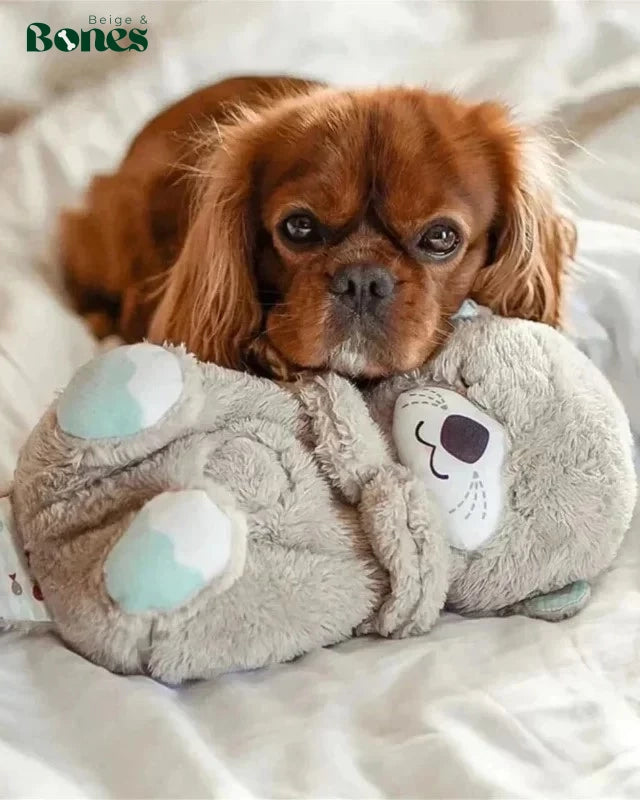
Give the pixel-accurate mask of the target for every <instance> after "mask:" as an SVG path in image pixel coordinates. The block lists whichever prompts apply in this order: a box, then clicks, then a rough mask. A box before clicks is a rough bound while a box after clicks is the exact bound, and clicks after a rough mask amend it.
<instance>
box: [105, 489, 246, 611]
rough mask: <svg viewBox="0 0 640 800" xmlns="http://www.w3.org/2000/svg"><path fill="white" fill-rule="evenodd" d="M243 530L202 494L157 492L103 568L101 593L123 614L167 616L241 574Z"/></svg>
mask: <svg viewBox="0 0 640 800" xmlns="http://www.w3.org/2000/svg"><path fill="white" fill-rule="evenodd" d="M245 546H246V525H245V520H244V517H243V516H242V514H240V513H239V512H238V511H235V510H231V509H225V510H222V508H221V507H220V506H219V505H218V504H217V503H215V502H214V501H213V500H212V499H211V497H210V496H209V494H208V493H207V492H206V491H205V490H204V489H188V490H183V491H176V492H163V493H162V494H159V495H157V496H156V497H154V498H153V499H152V500H149V502H147V503H146V504H145V505H144V506H143V508H142V509H141V510H140V511H139V512H138V514H136V515H135V517H134V518H133V520H132V521H131V523H130V524H129V527H128V528H127V529H126V530H125V532H124V534H123V535H122V537H121V538H120V539H119V540H118V541H117V543H116V544H115V546H114V547H113V549H112V550H111V552H110V553H109V555H108V556H107V558H106V560H105V564H104V578H105V588H106V590H107V593H108V594H109V596H110V597H111V599H112V600H113V601H114V602H115V603H117V604H118V605H119V606H120V608H121V609H122V610H123V611H124V612H126V613H128V614H138V613H143V612H166V611H173V610H175V609H177V608H179V607H181V606H184V605H185V604H186V603H188V602H189V601H191V600H193V599H194V598H195V597H196V595H198V594H199V593H200V592H201V591H202V589H204V588H205V587H211V588H212V589H213V590H214V592H215V593H219V592H222V591H224V590H225V589H228V588H229V586H230V585H231V584H232V583H233V581H234V580H235V579H236V578H237V577H238V575H239V574H240V573H241V572H242V569H243V566H244V556H245Z"/></svg>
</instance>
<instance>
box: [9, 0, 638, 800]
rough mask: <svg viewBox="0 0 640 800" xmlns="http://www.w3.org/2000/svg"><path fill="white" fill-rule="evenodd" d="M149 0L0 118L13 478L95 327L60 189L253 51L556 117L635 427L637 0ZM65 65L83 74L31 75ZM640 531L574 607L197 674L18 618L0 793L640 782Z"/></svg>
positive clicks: (242, 792) (605, 790)
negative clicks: (109, 44) (168, 672)
mask: <svg viewBox="0 0 640 800" xmlns="http://www.w3.org/2000/svg"><path fill="white" fill-rule="evenodd" d="M21 5H22V6H29V4H21ZM82 5H84V4H51V3H49V4H35V6H37V7H38V9H37V11H36V10H34V6H33V4H32V5H31V7H30V8H26V9H25V10H24V11H22V12H20V13H19V12H18V11H16V8H15V7H11V6H8V7H6V6H5V7H2V8H0V22H2V24H3V36H4V37H5V38H7V40H8V41H14V40H15V37H20V38H22V37H23V35H24V20H25V19H27V18H28V19H27V21H33V20H34V19H39V18H41V19H46V18H47V15H49V14H51V19H53V18H54V16H55V19H56V20H58V19H62V20H63V22H61V24H69V25H73V24H74V22H75V20H76V19H77V23H76V24H77V26H78V27H80V26H81V25H82V24H83V22H84V16H85V9H80V7H81V6H82ZM133 5H134V6H135V7H136V9H139V8H141V7H143V6H144V7H145V8H146V9H147V11H149V17H150V42H151V43H150V47H149V50H148V51H147V53H145V54H144V57H143V58H138V59H131V58H127V59H126V61H125V60H123V61H122V64H123V65H122V66H120V62H118V66H114V62H115V59H112V60H111V61H109V62H105V64H107V63H108V65H109V69H108V70H107V74H106V75H105V77H104V80H103V81H102V82H99V79H98V78H97V76H96V72H97V71H96V70H95V67H93V68H92V70H90V73H91V74H90V78H91V82H90V83H89V84H88V85H85V86H83V85H82V84H83V82H84V83H86V82H87V81H86V80H84V81H83V77H86V76H83V72H85V67H86V65H87V64H88V63H89V62H88V61H87V60H86V54H79V55H84V56H85V60H84V61H82V60H80V61H78V66H77V68H75V69H77V73H74V72H73V70H74V68H73V67H71V66H69V64H68V62H65V66H64V69H62V70H61V71H60V69H59V68H58V67H57V66H56V65H57V64H59V63H60V62H59V61H58V62H49V63H50V66H49V67H47V66H45V65H44V62H43V65H42V66H41V65H40V63H39V64H38V66H37V67H34V66H29V65H32V64H33V63H36V62H34V61H33V60H31V61H29V62H28V64H25V70H24V71H21V70H18V72H19V75H18V77H17V78H16V79H15V80H16V84H15V85H14V87H13V93H14V96H15V95H16V92H17V89H16V86H17V87H20V86H22V87H23V88H22V89H21V91H22V92H23V94H22V96H24V97H27V98H28V100H29V102H33V103H36V105H39V106H40V107H41V109H40V111H39V113H38V114H37V115H35V116H32V117H30V118H29V119H28V120H27V121H26V122H24V123H23V124H22V125H21V126H19V127H18V128H17V129H16V130H15V131H14V132H13V133H12V134H11V135H8V136H5V137H3V138H2V139H0V255H1V259H2V275H3V281H2V283H1V284H0V494H2V493H3V491H6V489H7V488H8V486H9V485H10V481H11V475H12V470H13V466H14V464H15V459H16V455H17V452H18V449H19V447H20V445H21V443H22V441H23V440H24V437H25V436H26V434H27V433H28V431H29V428H30V426H31V425H33V424H34V423H35V421H36V420H37V418H38V417H39V415H40V414H41V413H42V410H43V409H44V407H45V406H46V405H47V404H48V402H49V401H50V399H51V397H52V395H53V393H54V392H55V391H56V390H57V389H59V388H61V387H62V386H63V385H64V384H65V383H66V382H67V380H68V379H69V377H70V376H71V374H72V373H73V371H74V370H75V369H76V367H77V366H78V365H79V364H81V363H82V362H84V361H86V360H87V359H88V358H89V357H90V356H91V354H92V353H93V352H94V349H95V343H94V342H93V341H92V339H91V337H90V336H89V334H88V332H87V331H86V330H85V328H84V327H83V325H82V323H81V321H80V320H78V319H77V318H76V317H75V316H74V314H73V313H72V312H71V311H70V310H69V308H68V306H67V305H66V303H65V300H64V296H63V293H62V291H61V285H60V275H59V270H58V268H57V264H56V253H55V246H53V245H52V238H51V237H52V233H53V225H54V221H55V216H56V213H57V211H58V209H59V208H60V207H61V206H62V205H64V204H68V203H73V202H75V201H77V199H78V198H79V194H80V191H81V189H82V187H83V186H84V185H86V183H87V181H88V179H89V177H90V175H91V174H92V173H93V172H95V171H99V170H106V169H109V168H111V167H112V166H113V165H114V164H115V163H116V162H117V160H118V158H119V157H120V155H121V154H122V152H123V150H124V148H125V147H126V144H127V141H128V140H129V139H130V137H131V136H132V135H133V133H134V132H135V131H136V130H137V129H138V128H139V126H140V125H141V124H142V123H143V122H144V120H145V119H147V118H149V117H150V116H151V115H152V114H153V113H154V112H155V111H156V110H158V109H159V108H160V107H161V106H162V105H163V104H165V103H168V102H170V101H172V100H173V99H175V98H176V97H178V96H180V95H182V94H184V93H186V92H188V91H189V90H191V89H193V88H194V87H196V86H198V85H201V84H204V83H207V82H211V81H213V80H216V79H217V78H219V77H221V76H222V75H224V74H227V73H234V72H235V73H238V72H249V71H251V72H256V71H258V72H272V71H276V70H278V71H280V70H284V71H288V72H296V73H298V74H300V73H304V74H306V75H311V76H316V77H322V78H325V79H328V80H331V81H336V82H340V83H345V82H349V83H352V84H364V83H383V82H384V83H390V82H401V81H408V82H412V83H425V82H427V83H428V84H429V85H431V86H436V87H439V88H454V89H456V90H457V91H459V92H460V93H461V94H464V95H466V96H469V97H475V98H478V97H489V96H491V97H499V98H501V99H503V100H505V101H506V102H509V103H513V104H514V105H517V106H518V108H519V110H520V114H521V115H522V116H523V117H524V118H526V119H531V120H533V121H537V120H542V119H543V118H544V125H545V127H546V128H547V129H548V130H549V133H550V135H551V136H553V137H554V139H555V142H556V145H557V147H558V149H559V150H560V152H561V153H562V154H563V155H564V157H565V158H566V160H567V161H566V163H567V172H566V175H565V176H564V186H565V194H566V196H567V200H568V202H569V203H570V204H571V205H572V206H573V209H574V212H575V213H576V215H577V216H578V218H579V264H578V267H577V269H576V271H575V274H574V276H573V279H572V286H571V292H570V297H569V304H568V305H569V308H568V329H569V332H570V334H571V335H572V337H573V338H574V339H575V340H576V341H577V342H578V344H579V345H580V346H581V347H582V348H583V349H584V350H585V351H586V352H587V353H588V354H589V355H590V356H591V357H592V358H593V359H594V360H595V361H596V363H598V364H599V366H600V367H601V368H602V369H603V370H604V371H605V372H606V374H607V375H608V376H609V378H610V380H611V381H612V382H613V384H614V386H615V387H616V389H617V391H618V392H619V394H620V396H621V397H622V399H623V401H624V402H625V404H626V407H627V410H628V413H629V415H630V417H631V420H632V424H633V427H634V430H635V432H636V435H640V314H639V313H638V307H639V306H640V159H639V158H638V156H639V155H640V146H639V145H638V130H640V55H639V54H640V7H639V6H637V5H636V4H633V3H617V2H607V3H599V2H584V3H581V2H563V0H558V2H551V0H548V1H547V0H540V1H539V2H533V3H493V4H487V3H473V4H467V3H454V2H451V3H446V4H444V3H437V4H427V3H421V4H416V3H411V2H406V3H405V2H396V3H384V2H380V3H305V4H304V6H303V5H302V4H292V3H286V2H283V3H277V2H264V3H255V4H254V3H243V4H237V3H235V4H234V3H226V2H220V3H215V4H186V3H184V4H182V3H181V4H154V5H151V4H147V5H145V4H142V3H134V4H133ZM154 6H155V7H157V8H159V9H160V10H159V12H158V15H157V17H156V19H157V23H156V24H157V27H156V28H155V33H154V27H153V25H154V21H153V20H154V16H153V8H154ZM169 6H174V9H173V11H172V10H171V8H169ZM7 9H8V10H7ZM303 9H304V13H303ZM74 15H75V16H74ZM64 20H66V22H64ZM13 34H15V36H13ZM12 36H13V38H12ZM3 41H4V39H3ZM9 52H11V50H10V48H9ZM71 55H73V54H71ZM5 56H6V51H5ZM94 56H95V57H97V56H96V54H94ZM24 57H25V56H24V54H22V53H20V52H17V51H16V52H14V53H13V58H14V61H15V63H16V64H17V65H18V66H19V64H20V63H21V62H20V59H23V58H24ZM35 57H36V56H35V54H30V55H29V58H30V59H33V58H35ZM26 67H28V69H27V68H26ZM14 69H15V68H14ZM56 69H58V72H56ZM47 70H50V71H51V74H53V75H58V77H59V76H60V74H62V75H63V76H66V78H65V79H68V80H72V79H73V80H75V81H77V83H78V85H79V87H80V88H78V89H77V90H76V91H73V92H68V93H66V94H61V95H59V94H58V92H57V91H56V89H57V88H59V85H60V83H58V84H56V83H55V81H51V87H50V88H51V91H50V92H44V93H43V91H40V92H39V93H38V92H36V90H35V89H33V87H31V85H30V83H29V81H34V82H36V83H37V85H38V86H42V85H45V86H48V84H47V83H46V82H45V83H44V84H43V83H42V75H43V74H49V73H47ZM3 74H4V73H3ZM6 74H8V73H6ZM70 76H71V77H70ZM6 80H7V79H6V78H1V79H0V97H1V96H2V91H3V86H4V84H3V81H5V82H6ZM96 81H98V82H96ZM63 82H64V81H63ZM32 89H33V91H31V90H32ZM639 554H640V517H638V515H636V519H635V522H634V525H633V528H632V531H631V533H630V534H629V536H628V538H627V541H626V543H625V545H624V547H623V550H622V552H621V554H620V556H619V558H618V560H617V561H616V564H615V565H614V567H613V568H612V569H611V570H610V571H609V572H608V573H607V574H606V575H605V576H604V577H603V578H602V580H601V581H600V582H599V583H598V585H597V586H596V587H595V591H594V596H593V600H592V602H591V604H590V605H589V607H588V608H587V609H586V610H585V611H583V612H582V613H581V614H580V615H578V616H577V617H576V618H575V619H573V620H569V621H567V622H564V623H561V624H555V625H554V624H550V623H545V622H540V621H534V620H530V619H524V618H521V617H512V618H505V619H476V620H469V619H465V620H463V619H461V618H459V617H456V616H455V615H446V616H445V617H444V618H443V620H442V622H441V623H440V624H439V626H438V627H437V628H436V629H435V630H434V631H433V632H432V633H431V634H430V635H429V636H427V637H424V638H419V639H411V640H405V641H377V640H376V641H373V640H372V641H369V640H359V641H353V642H348V643H346V644H344V645H342V646H339V647H336V648H332V649H326V650H321V651H318V652H316V653H312V654H310V655H308V656H305V657H304V658H301V659H299V660H298V661H296V662H295V663H293V664H287V665H281V666H278V667H274V668H272V669H268V670H263V671H260V672H254V673H249V674H244V675H231V676H227V677H225V678H222V679H220V680H217V681H215V682H208V683H199V684H194V685H191V686H188V687H185V688H183V689H179V690H177V689H171V688H168V687H165V686H161V685H159V684H156V683H154V682H152V681H150V680H148V679H144V678H121V677H116V676H113V675H111V674H109V673H107V672H105V671H104V670H101V669H98V668H97V667H94V666H93V665H91V664H89V663H87V662H86V661H84V660H83V659H81V658H80V657H78V656H76V655H75V654H73V653H71V652H69V651H68V650H66V649H65V648H64V647H63V646H62V645H61V644H60V643H59V642H57V641H56V640H55V638H53V637H50V636H37V637H33V638H26V637H23V636H20V635H18V634H15V633H11V634H4V635H2V637H0V796H6V797H36V796H37V797H42V798H45V797H47V798H49V797H60V798H62V797H64V798H70V797H104V796H112V797H255V796H260V797H264V796H270V797H301V796H304V797H328V796H341V797H368V798H371V797H432V798H444V797H452V798H453V797H455V798H462V797H469V798H477V797H544V798H552V797H607V798H612V797H630V798H631V797H638V796H640V555H639ZM2 577H3V576H0V579H2Z"/></svg>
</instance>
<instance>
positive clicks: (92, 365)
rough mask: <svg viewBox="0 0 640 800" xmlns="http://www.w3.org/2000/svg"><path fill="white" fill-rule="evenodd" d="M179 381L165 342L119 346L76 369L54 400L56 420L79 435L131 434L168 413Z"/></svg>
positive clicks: (177, 368)
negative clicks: (56, 402) (162, 345)
mask: <svg viewBox="0 0 640 800" xmlns="http://www.w3.org/2000/svg"><path fill="white" fill-rule="evenodd" d="M183 385H184V380H183V376H182V369H181V367H180V362H179V360H178V358H177V357H176V356H175V355H174V354H173V353H171V352H169V351H168V350H165V349H164V348H163V347H158V346H157V345H153V344H146V343H142V344H134V345H128V346H126V347H118V348H116V349H115V350H111V351H110V352H108V353H105V354H104V355H101V356H98V358H94V359H93V361H90V362H89V363H88V364H85V365H84V366H83V367H82V368H81V369H80V370H78V372H76V374H75V376H74V377H73V378H72V380H71V382H70V383H69V385H68V386H67V388H66V389H65V390H64V392H63V393H62V395H61V397H60V400H59V401H58V409H57V417H58V425H59V426H60V428H61V429H62V430H63V431H64V432H65V433H68V434H70V435H71V436H77V437H79V438H81V439H107V438H113V437H125V436H133V435H134V434H136V433H140V431H143V430H145V429H146V428H149V427H151V426H152V425H155V424H156V423H157V422H158V421H159V420H160V419H161V418H162V416H163V415H164V414H166V412H167V411H168V410H169V409H170V408H171V407H172V406H173V405H174V404H175V403H176V402H177V401H178V399H179V398H180V395H181V394H182V389H183Z"/></svg>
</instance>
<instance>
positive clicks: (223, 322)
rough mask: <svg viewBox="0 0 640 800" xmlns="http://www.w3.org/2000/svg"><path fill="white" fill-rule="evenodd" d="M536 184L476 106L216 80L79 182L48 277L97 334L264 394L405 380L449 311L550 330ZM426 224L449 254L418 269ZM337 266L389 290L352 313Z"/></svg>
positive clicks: (516, 136) (549, 224)
mask: <svg viewBox="0 0 640 800" xmlns="http://www.w3.org/2000/svg"><path fill="white" fill-rule="evenodd" d="M552 170H553V165H552V161H551V160H550V158H549V154H548V152H547V150H546V148H545V146H544V144H543V143H541V142H540V140H539V139H538V138H537V137H536V136H534V135H533V134H532V133H531V132H530V131H527V130H525V129H523V128H522V127H520V126H518V125H517V124H515V123H514V122H513V121H512V120H511V119H510V116H509V114H508V112H507V110H506V109H505V108H503V107H502V106H500V105H497V104H495V103H482V104H477V105H472V104H467V103H463V102H460V101H459V100H457V99H455V98H454V97H452V96H450V95H446V94H433V93H430V92H427V91H425V90H423V89H408V88H387V89H372V90H357V91H348V90H339V89H332V88H327V87H324V86H321V85H319V84H316V83H313V82H309V81H304V80H294V79H285V78H235V79H231V80H227V81H223V82H222V83H219V84H217V85H215V86H212V87H208V88H205V89H202V90H201V91H199V92H196V93H195V94H193V95H191V96H189V97H187V98H186V99H184V100H182V101H181V102H180V103H178V104H176V105H174V106H172V107H171V108H169V109H168V110H166V111H164V112H163V113H162V114H160V115H159V116H158V117H156V118H155V119H153V120H152V121H151V122H150V123H149V124H148V125H147V126H146V127H145V128H144V129H143V130H142V131H141V132H140V134H139V135H138V136H137V137H136V139H135V140H134V142H133V144H132V146H131V148H130V150H129V152H128V154H127V155H126V157H125V159H124V161H123V162H122V164H121V166H120V169H119V170H118V171H117V172H116V173H115V174H114V175H109V176H100V177H97V178H95V179H94V181H93V183H92V185H91V187H90V189H89V193H88V198H87V202H86V206H85V209H84V210H82V211H79V212H68V213H67V214H66V215H65V216H64V218H63V225H62V258H63V262H64V265H65V269H66V274H67V278H68V284H69V287H70V289H71V293H72V295H73V297H74V298H75V300H76V303H77V306H78V309H79V310H80V311H81V312H82V313H84V314H85V315H87V316H88V317H89V319H90V321H91V322H92V324H93V326H94V329H95V330H96V332H97V333H99V334H100V335H105V334H107V333H111V332H119V333H121V334H122V335H123V336H124V337H125V338H126V339H128V340H136V339H139V338H141V337H142V336H150V338H151V339H152V340H154V341H158V342H161V341H163V340H170V341H172V342H175V343H179V342H183V343H184V344H185V345H186V346H187V347H188V348H189V349H190V350H192V351H193V352H194V353H196V355H198V356H199V357H200V358H202V359H206V360H211V361H215V362H217V363H219V364H221V365H224V366H231V367H236V368H244V367H247V366H248V365H250V366H252V367H253V368H260V369H263V370H264V369H266V370H267V371H268V372H270V373H271V374H275V375H278V376H282V377H284V376H287V375H289V374H290V373H291V372H292V371H295V370H298V369H300V368H302V369H327V368H330V369H335V370H337V371H340V372H343V373H346V374H349V375H353V376H356V377H377V376H382V375H388V374H392V373H395V372H400V371H402V370H407V369H410V368H412V367H416V366H418V365H420V364H422V363H423V362H424V361H425V359H426V358H427V357H428V356H430V355H431V354H432V353H433V352H434V351H435V350H436V349H437V348H438V347H439V346H440V345H441V344H442V342H443V341H444V340H445V338H446V336H447V335H448V332H449V325H448V319H449V316H450V315H451V313H452V312H453V311H455V310H456V309H457V308H458V306H459V305H460V303H461V301H462V300H463V299H464V298H465V297H467V296H469V297H472V298H474V299H475V300H477V301H479V302H480V303H482V304H484V305H487V306H489V307H490V308H491V309H493V310H494V311H496V312H499V313H501V314H503V315H506V316H516V317H523V318H527V319H532V320H539V321H543V322H547V323H549V324H551V325H557V324H558V323H559V321H560V315H561V306H562V288H563V277H564V274H565V271H566V268H567V265H568V262H569V260H570V259H571V257H572V255H573V250H574V244H575V236H574V228H573V226H572V225H571V223H569V222H568V220H567V219H566V218H565V217H564V216H563V215H562V214H561V213H560V212H559V211H558V208H557V204H556V196H555V191H554V181H553V180H552ZM292 212H301V213H307V214H308V213H311V214H313V215H314V217H315V218H316V219H317V220H318V221H319V225H320V226H321V230H322V236H321V239H320V241H318V242H317V243H316V244H312V245H311V244H310V245H307V244H305V245H296V246H294V245H292V244H291V243H290V242H288V241H287V240H286V238H285V236H284V235H283V221H284V220H285V219H286V217H287V215H289V214H291V213H292ZM443 218H445V219H446V220H447V221H451V222H452V223H453V224H454V225H455V227H456V229H457V231H458V232H459V235H460V246H459V249H458V250H457V252H455V253H454V254H453V256H452V257H451V258H449V259H445V260H439V261H435V260H432V259H429V258H425V257H424V253H422V252H418V250H417V249H416V247H417V245H416V242H417V241H418V240H419V237H420V235H421V234H422V233H423V232H424V231H425V229H427V228H428V226H429V225H430V224H433V222H434V221H435V220H438V221H439V220H441V219H443ZM350 265H356V267H357V268H358V269H360V268H361V269H363V270H367V269H369V268H370V267H375V268H376V269H382V270H383V271H384V272H385V274H387V275H389V276H390V280H391V284H392V287H393V289H392V293H391V295H390V296H389V297H388V298H385V299H384V301H376V303H377V304H376V307H375V309H374V310H373V311H371V313H369V312H368V311H366V310H362V309H360V311H359V309H357V308H356V309H355V310H354V309H352V308H350V307H347V306H345V305H344V303H342V302H341V300H340V297H337V296H336V292H335V290H334V286H335V280H336V276H337V275H339V274H340V271H341V270H344V269H345V268H348V267H349V266H350ZM367 274H373V273H367ZM374 288H375V287H374Z"/></svg>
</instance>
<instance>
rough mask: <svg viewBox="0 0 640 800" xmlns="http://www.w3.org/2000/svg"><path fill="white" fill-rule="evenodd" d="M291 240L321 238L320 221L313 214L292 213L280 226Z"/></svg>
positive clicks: (314, 240)
mask: <svg viewBox="0 0 640 800" xmlns="http://www.w3.org/2000/svg"><path fill="white" fill-rule="evenodd" d="M280 229H281V231H282V234H283V235H284V237H285V238H286V239H288V240H289V241H290V242H296V243H300V242H305V243H311V242H317V241H319V239H320V232H319V226H318V221H317V220H316V219H315V218H314V217H312V216H311V214H292V215H291V216H290V217H287V218H286V219H285V220H284V222H283V223H282V225H281V227H280Z"/></svg>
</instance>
